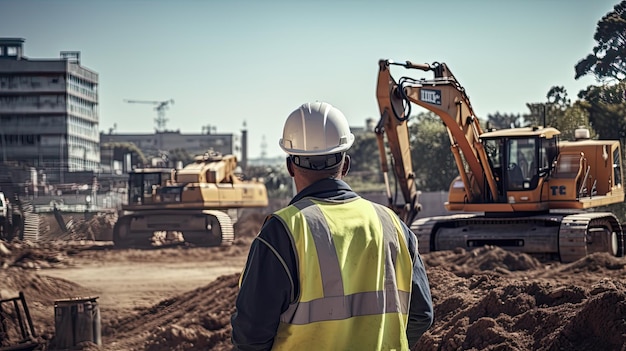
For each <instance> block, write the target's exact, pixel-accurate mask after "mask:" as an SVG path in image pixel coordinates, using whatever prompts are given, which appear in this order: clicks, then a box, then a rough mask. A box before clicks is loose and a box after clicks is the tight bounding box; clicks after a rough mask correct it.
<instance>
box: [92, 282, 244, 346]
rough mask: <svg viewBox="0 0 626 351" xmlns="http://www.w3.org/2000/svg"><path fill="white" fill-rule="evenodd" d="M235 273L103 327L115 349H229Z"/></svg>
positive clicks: (233, 308)
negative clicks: (113, 341)
mask: <svg viewBox="0 0 626 351" xmlns="http://www.w3.org/2000/svg"><path fill="white" fill-rule="evenodd" d="M238 284H239V274H231V275H227V276H221V277H219V278H218V279H217V280H215V281H214V282H212V283H211V284H209V285H207V286H205V287H202V288H199V289H196V290H193V291H190V292H188V293H185V294H183V295H180V296H176V297H173V298H170V299H167V300H163V301H161V303H159V304H157V305H154V306H153V307H151V308H147V309H143V310H140V311H138V313H137V315H135V316H132V317H129V318H126V319H122V320H119V321H117V322H115V323H113V324H111V325H109V326H106V328H105V329H104V330H103V333H104V334H105V335H107V336H112V337H114V338H115V339H116V340H120V342H119V343H116V344H115V345H112V346H114V347H116V348H118V349H128V350H130V349H137V348H138V349H141V350H146V351H161V350H172V351H185V350H215V351H222V350H231V349H232V344H231V342H230V334H231V329H230V316H231V315H232V313H233V312H234V310H235V306H234V301H235V298H236V296H237V291H238ZM120 331H123V332H120Z"/></svg>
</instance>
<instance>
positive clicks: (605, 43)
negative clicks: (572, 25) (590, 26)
mask: <svg viewBox="0 0 626 351" xmlns="http://www.w3.org/2000/svg"><path fill="white" fill-rule="evenodd" d="M593 38H594V40H595V41H596V42H597V44H596V46H595V47H594V48H593V52H592V53H591V54H589V55H587V57H585V58H584V59H582V60H580V61H579V62H578V63H577V64H576V66H575V71H576V75H575V78H576V79H578V78H580V77H582V76H584V75H586V74H589V73H592V74H593V75H595V77H596V79H597V80H598V81H602V80H607V79H610V80H618V81H621V80H623V79H624V78H626V0H622V1H621V2H620V3H619V4H617V5H615V7H614V8H613V11H611V12H609V13H608V14H606V15H605V16H604V17H602V19H601V20H600V21H599V22H598V25H597V27H596V33H595V35H594V36H593Z"/></svg>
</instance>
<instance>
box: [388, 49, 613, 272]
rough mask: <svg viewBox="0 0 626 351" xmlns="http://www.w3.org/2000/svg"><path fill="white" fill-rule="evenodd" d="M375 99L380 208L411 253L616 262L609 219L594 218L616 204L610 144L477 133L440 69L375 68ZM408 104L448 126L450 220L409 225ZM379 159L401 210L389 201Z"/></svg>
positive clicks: (535, 130) (531, 133)
mask: <svg viewBox="0 0 626 351" xmlns="http://www.w3.org/2000/svg"><path fill="white" fill-rule="evenodd" d="M391 66H399V67H403V68H404V69H407V70H413V72H415V70H417V71H425V72H430V71H432V72H433V73H434V78H432V79H425V78H420V79H415V78H412V77H407V76H404V77H401V78H399V79H398V80H397V81H396V79H394V77H393V76H392V74H391V71H390V68H391ZM376 94H377V99H378V105H379V109H380V116H381V117H380V120H379V122H378V125H377V127H376V133H377V140H378V148H379V155H380V162H381V168H382V172H383V176H384V180H385V184H386V188H387V197H388V201H389V203H388V205H389V207H391V208H393V209H394V210H395V211H396V212H397V213H398V214H399V215H400V217H401V218H402V219H403V221H405V223H407V225H409V226H410V228H411V229H412V230H413V232H414V233H416V234H417V236H418V239H419V250H420V252H422V253H425V252H430V251H440V250H452V249H455V248H459V247H460V248H465V249H471V248H476V247H482V246H485V245H494V246H500V247H502V248H504V249H507V250H511V251H521V252H524V253H528V254H531V255H534V256H543V257H546V256H547V257H548V258H550V259H558V260H560V261H561V262H572V261H575V260H578V259H580V258H583V257H585V256H586V255H588V254H591V253H594V252H606V253H609V254H611V255H613V256H616V257H622V256H624V237H625V234H624V230H623V228H622V226H621V225H620V223H619V221H618V219H617V217H616V216H615V215H614V214H613V213H610V212H597V211H594V209H596V208H598V207H600V206H606V205H609V204H614V203H619V202H623V201H624V184H623V179H624V178H623V173H622V155H621V151H620V143H619V141H617V140H592V139H590V138H589V131H588V130H586V129H583V128H580V129H577V130H576V131H575V136H576V138H575V140H572V141H562V140H560V134H561V133H560V131H559V130H557V129H555V128H552V127H545V126H531V127H522V128H512V129H502V130H486V131H483V129H482V128H481V126H480V123H479V120H478V118H477V117H476V115H475V114H474V111H473V109H472V105H471V103H470V100H469V97H468V95H467V93H466V91H465V89H464V88H463V87H462V86H461V84H460V83H459V82H458V80H457V79H456V78H455V76H454V75H453V74H452V72H451V71H450V69H449V68H448V66H447V65H446V64H445V63H437V62H435V63H433V64H427V63H426V64H416V63H412V62H410V61H404V62H394V61H392V60H380V61H379V71H378V83H377V91H376ZM412 104H415V105H419V106H421V107H423V108H425V109H427V110H429V111H432V112H433V113H435V114H436V115H437V116H439V117H440V118H441V120H442V121H443V123H444V124H445V126H446V128H447V131H448V135H449V139H450V150H451V152H452V154H453V155H454V159H455V162H456V165H457V168H458V172H459V176H458V177H457V178H456V179H454V180H453V181H452V183H451V184H450V188H449V197H448V201H447V202H446V203H445V207H446V209H447V210H448V211H451V214H449V215H445V216H437V217H431V218H419V219H416V217H417V214H418V212H419V210H420V208H421V205H420V204H419V191H418V189H417V187H416V184H415V174H414V172H413V165H412V162H411V153H412V152H414V151H413V150H411V146H410V143H409V137H410V135H409V129H408V119H409V115H410V112H411V106H412ZM388 155H389V156H388ZM388 157H391V161H392V162H391V163H392V166H393V167H392V171H393V175H394V177H395V181H396V184H397V185H398V187H399V189H400V190H401V192H402V195H403V198H404V203H403V204H398V203H396V200H395V198H394V197H393V196H392V194H391V187H390V181H389V171H390V168H389V162H388ZM422 166H425V165H422Z"/></svg>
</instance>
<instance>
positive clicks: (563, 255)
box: [410, 212, 625, 262]
mask: <svg viewBox="0 0 626 351" xmlns="http://www.w3.org/2000/svg"><path fill="white" fill-rule="evenodd" d="M410 228H411V230H412V231H413V232H414V233H415V234H416V236H417V238H418V249H419V252H420V253H427V252H431V251H441V250H453V249H455V248H463V249H468V250H469V249H473V248H477V247H482V246H485V245H494V246H500V247H502V248H504V249H507V250H511V251H519V252H525V253H528V254H530V255H535V256H542V257H545V256H548V257H554V258H558V259H559V260H560V261H561V262H573V261H576V260H579V259H581V258H583V257H585V256H587V255H589V254H591V253H594V252H606V253H609V254H610V255H612V256H615V257H622V256H624V252H625V251H624V241H625V239H624V232H623V230H622V227H621V225H620V223H619V221H618V220H617V218H616V217H615V216H614V215H613V214H611V213H608V212H595V213H593V212H592V213H580V214H566V213H561V214H559V213H555V214H545V215H536V216H528V217H510V218H507V217H488V216H482V215H471V214H457V215H450V216H440V217H431V218H420V219H417V220H416V221H414V222H413V223H412V224H411V227H410Z"/></svg>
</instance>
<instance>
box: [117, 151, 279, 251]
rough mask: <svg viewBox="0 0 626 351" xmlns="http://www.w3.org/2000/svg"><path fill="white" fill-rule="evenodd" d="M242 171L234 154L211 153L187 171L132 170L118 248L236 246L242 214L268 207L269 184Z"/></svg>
mask: <svg viewBox="0 0 626 351" xmlns="http://www.w3.org/2000/svg"><path fill="white" fill-rule="evenodd" d="M236 169H237V158H236V157H235V156H234V155H222V154H219V153H216V152H213V151H209V152H206V153H205V154H203V155H198V156H196V157H195V159H194V162H192V163H190V164H188V165H186V166H185V167H183V168H182V169H169V168H144V169H135V170H134V171H132V172H130V174H129V180H128V204H127V205H124V206H123V207H122V211H121V215H120V216H119V217H118V220H117V222H116V223H115V226H114V227H113V242H114V245H115V246H116V247H120V248H128V247H136V248H142V247H152V246H155V245H159V244H163V243H180V242H185V243H189V244H192V245H195V246H220V245H221V246H227V245H231V244H232V243H233V241H234V238H235V232H234V223H235V222H236V220H237V218H238V216H239V214H238V210H240V209H243V208H255V207H257V208H262V207H266V206H267V205H268V197H267V189H266V187H265V184H264V183H262V182H260V181H257V180H243V179H241V177H239V176H238V174H237V173H236Z"/></svg>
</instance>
